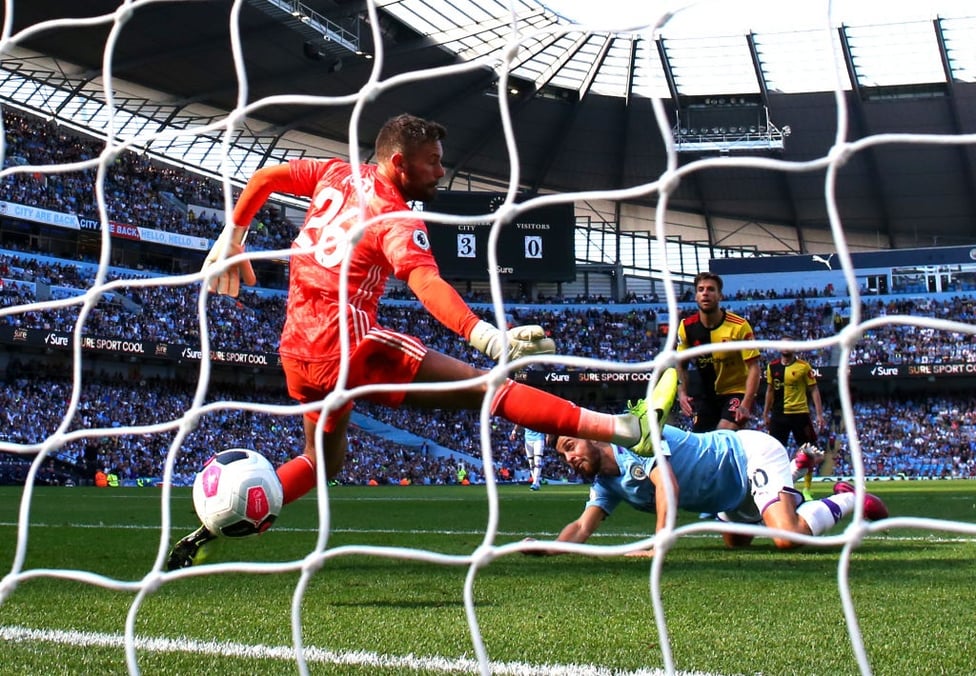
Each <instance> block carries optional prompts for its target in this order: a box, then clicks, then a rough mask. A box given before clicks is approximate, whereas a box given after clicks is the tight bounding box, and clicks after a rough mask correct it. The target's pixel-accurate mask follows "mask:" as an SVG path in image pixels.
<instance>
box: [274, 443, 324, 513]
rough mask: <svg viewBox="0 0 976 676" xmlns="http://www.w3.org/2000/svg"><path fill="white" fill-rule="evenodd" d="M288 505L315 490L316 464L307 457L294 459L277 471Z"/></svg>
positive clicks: (285, 501)
mask: <svg viewBox="0 0 976 676" xmlns="http://www.w3.org/2000/svg"><path fill="white" fill-rule="evenodd" d="M276 472H277V474H278V480H279V481H281V490H282V492H283V493H284V503H285V504H286V505H287V504H288V503H289V502H293V501H295V500H297V499H298V498H300V497H302V496H303V495H305V494H306V493H308V492H309V491H310V490H312V489H313V488H315V481H316V479H315V463H314V462H312V460H311V459H310V458H309V457H308V456H307V455H300V456H298V457H297V458H292V459H291V460H289V461H288V462H286V463H285V464H283V465H281V466H280V467H278V469H277V470H276Z"/></svg>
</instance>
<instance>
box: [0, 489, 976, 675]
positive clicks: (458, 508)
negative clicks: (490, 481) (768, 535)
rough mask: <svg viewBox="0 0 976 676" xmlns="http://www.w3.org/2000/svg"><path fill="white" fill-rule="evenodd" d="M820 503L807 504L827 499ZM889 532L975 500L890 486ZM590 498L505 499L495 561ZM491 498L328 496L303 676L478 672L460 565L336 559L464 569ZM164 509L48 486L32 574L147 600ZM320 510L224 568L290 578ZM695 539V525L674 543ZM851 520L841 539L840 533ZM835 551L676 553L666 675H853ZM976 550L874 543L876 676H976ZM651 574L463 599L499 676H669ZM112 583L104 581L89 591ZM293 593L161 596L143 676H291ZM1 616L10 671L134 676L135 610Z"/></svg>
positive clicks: (1, 642)
mask: <svg viewBox="0 0 976 676" xmlns="http://www.w3.org/2000/svg"><path fill="white" fill-rule="evenodd" d="M829 487H830V485H829V484H815V485H814V493H815V494H818V493H819V494H821V495H824V494H826V493H828V492H829ZM869 489H870V490H871V491H872V492H875V493H878V494H879V495H882V496H883V497H884V499H885V500H886V502H887V503H888V506H889V509H890V511H891V514H892V516H893V517H900V516H911V517H927V518H932V519H951V520H956V521H960V522H964V523H965V524H973V523H976V483H974V482H971V481H939V482H878V483H872V484H870V486H869ZM586 491H587V488H586V487H585V486H547V487H545V488H544V489H543V490H542V491H540V492H538V493H533V492H530V491H529V490H528V489H527V487H526V486H503V487H500V489H499V502H498V505H499V514H498V535H497V537H496V538H495V540H494V541H493V542H492V543H491V544H494V545H502V544H506V543H509V542H515V541H518V540H521V539H522V538H523V537H525V536H534V537H536V538H553V537H555V534H556V533H557V532H558V531H559V529H560V528H561V527H562V526H563V525H564V524H565V523H566V522H568V521H570V520H571V519H573V518H575V517H576V516H577V515H578V514H579V512H580V510H581V508H582V505H583V501H584V500H585V497H586ZM21 495H22V489H19V488H16V487H4V488H0V568H2V571H3V575H5V576H6V575H8V574H9V572H10V570H11V567H12V566H13V564H14V555H15V547H16V543H17V520H18V515H19V511H20V499H21ZM487 496H488V494H487V491H486V489H485V487H483V486H480V487H479V486H470V487H419V486H417V487H404V488H401V487H379V488H366V487H345V486H342V487H335V488H331V489H330V519H331V527H332V531H331V533H330V535H329V538H328V542H327V548H328V550H335V551H336V554H338V555H336V556H334V557H331V558H328V559H327V560H326V561H325V563H324V565H322V567H321V568H320V569H318V570H317V571H316V572H315V574H314V576H313V577H312V578H311V581H310V583H309V584H308V586H307V588H306V589H305V591H304V597H303V599H302V602H301V603H300V606H299V610H300V613H301V635H302V640H303V641H304V644H305V647H306V649H307V651H308V652H307V657H308V669H309V671H310V672H311V673H313V674H375V673H386V674H398V673H431V674H434V673H454V672H464V671H467V672H469V673H470V672H472V671H475V670H476V661H475V651H474V646H473V643H472V640H471V636H470V633H469V629H468V624H467V620H466V617H465V612H464V605H463V593H464V583H465V576H466V575H467V574H468V567H467V566H465V565H446V564H444V563H433V562H425V561H417V560H397V559H395V558H389V557H386V556H372V555H363V554H359V553H346V552H347V550H349V548H350V547H352V546H361V545H366V546H373V547H401V548H416V549H422V550H428V551H430V552H434V553H436V554H439V555H450V556H466V555H470V554H472V553H473V552H475V551H476V550H478V548H479V547H480V546H482V544H483V543H484V537H485V529H486V526H487V524H488V521H489V502H488V497H487ZM160 497H161V492H160V491H159V490H158V489H148V488H141V489H135V488H133V489H94V488H46V487H45V488H38V489H36V490H35V491H34V495H33V499H32V501H31V504H30V514H31V518H30V520H31V524H32V525H31V527H30V530H29V539H28V546H27V550H26V556H25V559H24V565H23V569H24V570H25V571H43V570H46V569H67V570H70V571H88V572H90V573H94V574H95V575H97V576H104V579H109V580H112V581H119V582H125V583H129V584H130V587H132V586H134V583H138V582H139V581H141V580H142V579H143V578H144V577H145V576H146V575H147V574H148V573H149V572H150V570H151V568H152V565H153V563H154V561H155V559H156V556H157V553H158V550H159V541H160V530H159V520H160V509H161V502H160ZM172 518H173V525H174V530H173V536H174V539H175V538H177V537H179V536H181V535H183V534H184V533H185V532H187V531H188V530H189V529H190V528H192V527H193V526H194V525H195V518H194V516H193V513H192V505H191V501H190V494H189V490H188V489H179V490H176V491H174V494H173V505H172ZM317 519H318V512H317V509H316V500H315V497H314V495H310V496H308V497H306V498H303V499H302V500H300V501H298V502H297V503H295V504H293V505H290V506H289V507H288V508H286V510H285V511H284V513H283V514H282V516H281V518H280V519H279V521H278V523H277V524H276V526H275V528H273V529H272V530H271V531H269V532H267V533H265V534H263V535H261V536H258V537H255V538H250V539H245V540H239V541H224V542H222V543H220V544H221V546H220V547H219V548H218V551H217V552H216V553H215V554H214V556H213V558H212V559H211V561H212V562H214V563H228V562H235V561H247V562H296V561H301V560H303V559H304V558H305V557H306V556H307V555H308V554H309V553H310V552H311V551H313V549H314V548H315V546H316V542H317V538H318V532H317V523H318V522H317ZM695 520H696V515H692V514H684V515H682V517H681V523H689V522H692V521H695ZM846 526H847V522H844V523H842V524H839V525H838V526H837V527H836V528H835V529H834V530H833V531H831V534H838V533H842V532H843V530H844V528H845V527H846ZM652 529H653V516H652V515H646V514H641V513H638V512H636V511H634V510H632V509H630V508H626V507H622V508H620V509H618V510H617V513H615V514H614V515H613V516H612V517H611V518H610V519H609V520H608V521H607V522H605V524H604V527H603V529H602V530H601V532H600V537H598V538H594V539H593V540H591V543H593V544H601V545H603V544H622V543H627V542H633V541H635V540H637V539H640V538H643V537H646V536H647V535H649V534H650V533H651V531H652ZM840 558H841V549H840V548H839V547H836V546H831V547H805V548H803V549H800V550H797V551H791V552H779V551H776V550H775V549H774V548H773V546H772V543H771V541H770V540H768V539H765V538H760V539H758V540H757V541H756V542H755V543H754V545H753V546H752V547H751V548H749V549H746V550H739V551H728V550H725V549H724V548H723V546H722V544H721V541H720V538H719V536H717V535H705V534H693V535H689V536H687V537H684V538H682V539H680V540H679V541H678V543H677V544H676V545H675V547H674V548H673V549H672V550H671V551H670V552H668V554H667V556H666V558H665V563H664V576H663V585H662V599H663V605H664V608H665V613H666V618H667V623H668V629H669V632H670V639H671V646H672V651H673V656H674V660H675V665H676V668H677V669H678V670H679V671H680V672H701V673H707V674H743V673H745V674H754V673H763V674H831V675H833V674H856V673H858V665H857V661H856V659H855V657H854V654H853V651H852V647H851V642H850V640H849V638H848V633H847V630H846V627H845V623H844V615H843V609H842V606H841V600H840V599H841V597H840V592H839V590H838V562H839V561H840ZM974 560H976V533H972V532H966V529H965V527H964V528H963V529H962V530H959V529H957V530H955V531H951V530H943V529H940V528H936V529H931V528H908V527H899V528H892V529H889V530H887V531H885V532H882V533H878V534H872V535H869V536H868V537H866V538H865V539H864V540H863V541H862V542H861V544H860V546H859V547H858V548H857V549H856V552H855V553H854V555H853V557H852V560H851V567H850V576H849V579H850V586H851V590H852V593H853V598H854V603H855V606H856V610H857V615H858V621H859V623H860V629H861V631H862V634H863V637H864V644H865V648H866V651H867V655H868V658H869V660H870V663H871V668H872V670H873V673H874V674H877V675H884V674H891V675H895V674H906V673H912V674H949V673H973V672H974V671H976V652H974V650H973V646H974V645H976V622H974V614H973V607H974V597H976V594H974V592H973V591H972V590H973V587H974V584H973V583H974V578H976V576H974V571H973V565H974V564H973V561H974ZM649 570H650V560H649V559H634V558H625V557H588V556H583V555H579V554H570V555H563V556H556V557H533V556H526V555H522V554H514V555H508V556H501V557H499V558H496V559H494V560H492V561H491V562H490V563H488V565H486V566H485V567H484V568H482V569H480V570H479V571H478V572H477V574H476V578H475V584H474V587H473V593H474V600H475V604H476V609H477V620H478V623H479V626H480V629H481V633H482V636H483V639H484V643H485V648H486V650H487V652H488V655H489V658H490V660H491V663H492V665H493V671H494V672H495V673H525V674H533V673H537V674H560V673H565V674H623V673H634V672H637V673H645V674H650V673H655V672H656V671H657V670H659V669H661V668H663V666H664V662H663V658H662V651H661V645H660V641H659V637H658V634H657V630H656V627H655V622H654V615H653V608H652V602H651V597H650V582H649V580H650V577H649ZM99 579H102V578H99ZM299 579H300V575H299V572H298V571H297V569H296V570H293V571H286V572H278V573H273V574H272V573H262V574H258V573H241V572H222V573H219V574H213V575H203V576H194V577H184V578H181V579H169V580H167V581H165V582H163V584H161V585H160V586H159V587H158V588H157V589H156V590H155V591H154V592H153V593H152V594H150V595H148V596H147V597H146V598H145V600H144V601H143V602H142V605H141V606H140V607H139V609H138V612H137V613H136V615H135V625H134V626H135V631H136V635H137V638H138V639H139V644H138V648H137V660H138V667H139V670H140V671H141V673H144V674H254V673H263V674H294V673H297V669H296V664H295V661H294V658H293V657H292V656H291V655H290V648H291V645H292V635H291V616H292V601H293V597H294V594H295V589H296V586H297V584H298V582H299ZM10 582H11V581H10V579H9V577H6V578H5V579H4V587H3V589H4V590H5V592H6V597H5V599H4V601H3V603H2V605H0V653H2V659H0V672H2V673H12V674H13V673H17V674H75V673H78V674H81V673H98V674H124V673H127V664H126V655H125V649H124V645H123V635H124V629H125V624H126V619H127V614H128V613H129V610H130V607H131V606H132V603H133V600H134V599H135V598H136V591H135V590H133V589H131V588H129V589H123V590H116V589H108V588H105V587H102V586H99V585H97V584H92V583H91V582H90V581H88V580H86V579H82V580H70V579H69V580H66V579H55V578H53V577H50V576H47V575H36V576H32V577H30V578H29V579H25V580H21V581H20V582H19V584H17V585H16V587H15V588H13V589H11V584H10Z"/></svg>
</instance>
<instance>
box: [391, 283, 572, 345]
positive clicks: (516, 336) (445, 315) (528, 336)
mask: <svg viewBox="0 0 976 676" xmlns="http://www.w3.org/2000/svg"><path fill="white" fill-rule="evenodd" d="M407 285H408V286H409V287H410V290H411V291H413V292H414V294H416V296H417V298H418V299H419V300H420V302H421V303H423V305H424V307H425V308H427V311H428V312H430V314H431V315H433V317H434V318H435V319H436V320H437V321H439V322H440V323H441V324H443V325H444V326H446V327H447V328H449V329H451V330H452V331H454V332H455V333H457V334H458V335H459V336H461V337H462V338H465V339H466V340H467V341H468V343H469V344H470V345H471V346H472V347H474V348H475V349H477V350H478V351H480V352H482V353H483V354H486V355H488V357H490V358H491V359H494V360H495V361H499V360H500V359H501V357H502V343H503V341H504V340H505V339H506V338H507V343H508V358H509V359H510V360H512V359H518V358H519V357H525V356H529V355H534V354H552V353H554V352H555V351H556V343H555V342H554V341H553V340H552V339H551V338H549V337H548V336H546V334H545V331H543V329H542V327H541V326H537V325H534V324H529V325H525V326H516V327H514V328H512V329H509V330H508V332H507V336H506V337H505V338H503V336H502V331H501V330H500V329H499V328H498V327H496V326H495V325H493V324H491V323H489V322H486V321H484V320H482V319H480V318H479V317H478V316H477V315H476V314H475V313H474V312H473V311H472V310H471V308H470V307H468V304H467V303H465V302H464V299H463V298H461V296H460V294H458V292H457V291H456V290H455V289H454V287H453V286H451V285H450V284H448V283H447V282H446V281H444V279H443V278H442V277H441V275H440V272H439V271H438V269H437V268H436V267H433V266H422V267H418V268H414V269H413V270H412V271H411V272H410V275H409V277H408V278H407Z"/></svg>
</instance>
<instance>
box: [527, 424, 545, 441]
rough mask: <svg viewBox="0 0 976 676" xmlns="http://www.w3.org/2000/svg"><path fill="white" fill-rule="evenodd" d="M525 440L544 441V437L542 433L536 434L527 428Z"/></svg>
mask: <svg viewBox="0 0 976 676" xmlns="http://www.w3.org/2000/svg"><path fill="white" fill-rule="evenodd" d="M525 440H526V441H545V440H546V435H545V433H544V432H536V431H535V430H530V429H529V428H528V427H526V428H525Z"/></svg>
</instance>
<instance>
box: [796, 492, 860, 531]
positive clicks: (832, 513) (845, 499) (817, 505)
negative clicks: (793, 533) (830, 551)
mask: <svg viewBox="0 0 976 676" xmlns="http://www.w3.org/2000/svg"><path fill="white" fill-rule="evenodd" d="M853 511H854V494H853V493H835V494H834V495H831V496H830V497H829V498H820V499H819V500H808V501H807V502H804V503H803V504H802V505H800V506H799V507H797V509H796V513H797V515H798V516H799V517H800V518H801V519H803V520H804V521H806V522H807V525H808V526H810V532H811V533H813V534H814V535H820V534H821V533H824V532H826V531H828V530H829V529H831V528H833V527H834V525H836V523H837V522H838V521H840V520H841V519H843V518H844V517H845V516H847V515H848V514H850V513H851V512H853Z"/></svg>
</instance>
